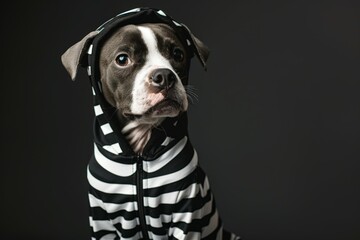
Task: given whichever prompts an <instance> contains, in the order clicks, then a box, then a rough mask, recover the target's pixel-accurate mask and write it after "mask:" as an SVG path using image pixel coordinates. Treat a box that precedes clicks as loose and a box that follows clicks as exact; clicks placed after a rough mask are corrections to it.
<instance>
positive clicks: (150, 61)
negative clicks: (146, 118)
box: [130, 26, 187, 115]
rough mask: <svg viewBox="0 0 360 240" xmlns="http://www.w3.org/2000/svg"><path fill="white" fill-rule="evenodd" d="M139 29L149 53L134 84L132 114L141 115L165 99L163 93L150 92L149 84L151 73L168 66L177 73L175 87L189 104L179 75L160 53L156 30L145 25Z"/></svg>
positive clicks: (185, 104) (185, 103)
mask: <svg viewBox="0 0 360 240" xmlns="http://www.w3.org/2000/svg"><path fill="white" fill-rule="evenodd" d="M138 29H139V31H140V33H141V37H142V38H143V40H144V42H145V44H146V47H147V49H148V54H147V56H146V62H145V64H144V66H143V67H142V68H141V69H140V71H139V72H138V73H137V75H136V77H135V81H134V84H133V90H132V104H131V107H130V110H131V112H132V114H138V115H141V114H143V113H145V112H146V111H147V110H148V109H149V108H151V107H152V106H154V105H155V104H156V103H158V102H160V101H161V100H163V96H162V93H158V94H154V93H149V92H148V85H149V84H150V81H151V80H150V73H151V72H152V71H153V70H155V69H158V68H167V69H169V70H171V71H172V72H173V73H174V74H175V76H176V79H177V80H176V82H175V84H174V86H173V88H174V90H175V91H177V92H178V93H179V96H180V97H181V98H182V99H183V102H184V106H187V97H186V92H185V89H184V87H183V85H182V83H181V81H180V79H179V76H178V75H177V74H176V72H175V70H174V69H173V67H172V66H171V64H170V62H169V60H168V59H166V58H165V57H164V56H163V55H162V54H161V53H160V51H159V49H158V44H157V40H156V37H155V34H154V32H153V31H152V30H151V28H149V27H144V26H138Z"/></svg>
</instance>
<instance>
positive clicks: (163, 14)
mask: <svg viewBox="0 0 360 240" xmlns="http://www.w3.org/2000/svg"><path fill="white" fill-rule="evenodd" d="M157 13H158V14H160V15H162V16H165V17H166V14H165V13H164V12H163V11H162V10H159V11H157Z"/></svg>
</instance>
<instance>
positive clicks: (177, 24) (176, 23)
mask: <svg viewBox="0 0 360 240" xmlns="http://www.w3.org/2000/svg"><path fill="white" fill-rule="evenodd" d="M173 23H174V24H175V25H176V26H180V27H181V26H182V25H181V24H180V23H178V22H175V21H174V20H173Z"/></svg>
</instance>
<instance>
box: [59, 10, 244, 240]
mask: <svg viewBox="0 0 360 240" xmlns="http://www.w3.org/2000/svg"><path fill="white" fill-rule="evenodd" d="M194 55H196V56H197V57H198V58H199V60H200V62H201V63H202V64H203V66H204V67H205V66H206V61H207V58H208V56H209V49H208V48H207V47H206V46H205V44H204V43H203V42H202V41H200V40H199V39H198V38H196V37H195V36H194V35H193V34H192V33H191V32H190V30H189V29H188V28H187V27H186V26H185V25H183V24H180V23H178V22H176V21H175V20H173V19H172V18H171V17H170V16H168V15H167V14H166V13H165V12H163V11H162V10H158V9H153V8H137V9H133V10H130V11H127V12H124V13H121V14H119V15H117V16H116V17H114V18H112V19H110V20H109V21H108V22H106V23H105V24H103V25H102V26H100V27H99V28H98V29H97V30H96V31H93V32H90V33H89V34H88V35H87V36H85V37H84V38H83V39H82V40H81V41H79V42H78V43H76V44H75V45H73V46H72V47H70V48H69V49H68V50H67V51H66V52H65V53H64V54H63V55H62V63H63V65H64V67H65V68H66V70H67V71H68V73H69V74H70V76H71V78H72V79H73V80H74V79H75V78H76V77H77V74H78V69H79V67H80V66H84V67H85V68H86V69H87V71H88V75H89V77H90V80H91V84H92V92H93V97H94V111H95V121H94V155H93V157H92V158H91V160H90V162H89V166H88V181H89V204H90V217H89V218H90V226H91V234H92V236H91V237H92V239H103V240H108V239H162V240H165V239H190V240H196V239H216V240H221V239H223V240H227V239H240V238H239V237H237V236H236V235H235V234H233V233H230V232H227V231H225V230H223V226H222V221H221V218H220V216H219V213H218V211H217V209H216V205H215V200H214V196H213V194H212V192H211V190H210V185H209V181H208V179H207V177H206V174H205V173H204V172H203V170H202V169H201V167H200V166H199V163H198V157H197V153H196V151H195V150H194V148H193V147H192V145H191V143H190V140H189V137H188V133H187V116H186V112H187V110H188V106H189V102H188V97H189V93H188V89H187V84H188V75H189V68H190V60H191V58H192V57H193V56H194Z"/></svg>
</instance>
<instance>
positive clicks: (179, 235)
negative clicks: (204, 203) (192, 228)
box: [169, 227, 201, 240]
mask: <svg viewBox="0 0 360 240" xmlns="http://www.w3.org/2000/svg"><path fill="white" fill-rule="evenodd" d="M169 236H174V237H175V238H176V239H179V240H185V239H189V240H190V239H191V240H197V239H201V234H200V232H188V233H187V234H185V233H184V231H183V230H181V229H180V228H177V227H171V228H170V229H169Z"/></svg>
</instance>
